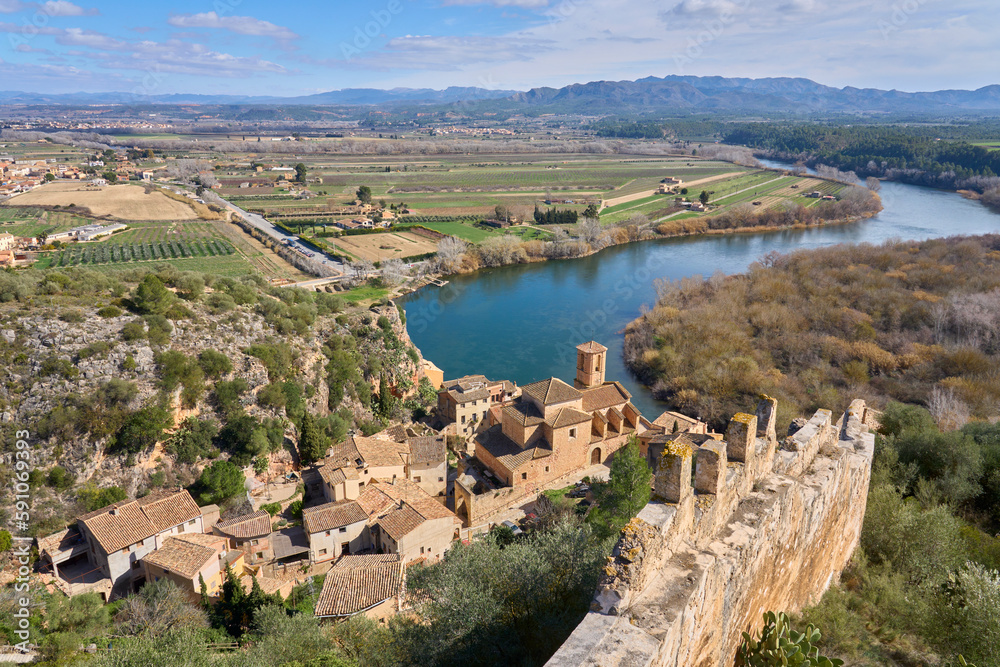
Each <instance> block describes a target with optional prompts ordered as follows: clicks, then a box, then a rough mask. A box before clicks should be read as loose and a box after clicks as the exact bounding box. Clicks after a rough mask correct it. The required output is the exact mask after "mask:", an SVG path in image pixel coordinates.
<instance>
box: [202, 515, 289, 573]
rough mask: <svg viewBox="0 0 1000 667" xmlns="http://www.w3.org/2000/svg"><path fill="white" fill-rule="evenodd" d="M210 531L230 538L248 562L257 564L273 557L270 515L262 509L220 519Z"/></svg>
mask: <svg viewBox="0 0 1000 667" xmlns="http://www.w3.org/2000/svg"><path fill="white" fill-rule="evenodd" d="M212 532H213V533H215V534H216V535H221V536H223V537H226V538H228V539H230V540H232V542H233V544H235V545H236V548H238V549H241V550H243V552H244V553H245V554H246V560H247V563H249V564H252V565H253V564H258V563H262V562H267V561H270V560H271V559H272V558H274V549H273V547H272V544H271V515H270V514H268V513H267V512H265V511H264V510H258V511H256V512H254V513H252V514H244V515H243V516H238V517H235V518H231V519H227V520H226V521H220V522H218V523H216V524H215V525H214V526H212Z"/></svg>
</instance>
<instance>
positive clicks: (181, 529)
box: [177, 524, 184, 533]
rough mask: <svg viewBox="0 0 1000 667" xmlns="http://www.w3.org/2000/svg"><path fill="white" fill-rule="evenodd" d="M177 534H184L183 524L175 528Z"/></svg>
mask: <svg viewBox="0 0 1000 667" xmlns="http://www.w3.org/2000/svg"><path fill="white" fill-rule="evenodd" d="M177 532H178V533H183V532H184V524H181V525H179V526H177Z"/></svg>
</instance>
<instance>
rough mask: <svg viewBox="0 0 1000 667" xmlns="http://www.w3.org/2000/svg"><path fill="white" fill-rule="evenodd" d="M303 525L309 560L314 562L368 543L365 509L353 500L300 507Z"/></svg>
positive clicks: (334, 556) (333, 556) (362, 547)
mask: <svg viewBox="0 0 1000 667" xmlns="http://www.w3.org/2000/svg"><path fill="white" fill-rule="evenodd" d="M302 527H303V528H304V529H305V532H306V535H308V536H309V560H310V561H311V562H313V563H322V562H324V561H328V560H333V559H335V558H340V557H341V556H346V555H350V554H355V553H358V552H359V551H362V550H364V549H367V548H369V547H371V535H370V533H369V531H368V513H367V512H365V511H364V509H363V508H362V507H361V505H360V504H358V502H357V501H354V500H348V501H346V502H340V503H326V504H324V505H319V506H317V507H309V508H306V509H304V510H302Z"/></svg>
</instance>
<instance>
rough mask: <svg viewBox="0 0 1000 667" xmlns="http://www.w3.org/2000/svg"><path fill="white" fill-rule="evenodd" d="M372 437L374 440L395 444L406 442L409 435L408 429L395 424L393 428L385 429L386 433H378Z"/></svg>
mask: <svg viewBox="0 0 1000 667" xmlns="http://www.w3.org/2000/svg"><path fill="white" fill-rule="evenodd" d="M372 437H373V438H377V439H379V440H392V441H393V442H406V438H407V437H408V435H407V433H406V429H405V428H403V426H402V425H401V424H393V425H392V426H390V427H389V428H387V429H385V430H384V431H379V432H378V433H376V434H375V435H373V436H372Z"/></svg>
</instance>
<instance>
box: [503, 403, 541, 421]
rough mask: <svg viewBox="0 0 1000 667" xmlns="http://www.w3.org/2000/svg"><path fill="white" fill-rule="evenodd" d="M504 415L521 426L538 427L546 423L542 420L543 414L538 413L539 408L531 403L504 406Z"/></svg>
mask: <svg viewBox="0 0 1000 667" xmlns="http://www.w3.org/2000/svg"><path fill="white" fill-rule="evenodd" d="M503 413H504V415H506V416H509V417H511V418H512V419H513V420H514V421H515V422H517V423H518V424H520V425H521V426H537V425H538V424H541V423H542V422H543V421H545V420H544V419H542V413H541V412H539V411H538V408H536V407H535V404H534V403H532V402H531V401H519V402H517V403H511V404H510V405H505V406H503Z"/></svg>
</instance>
